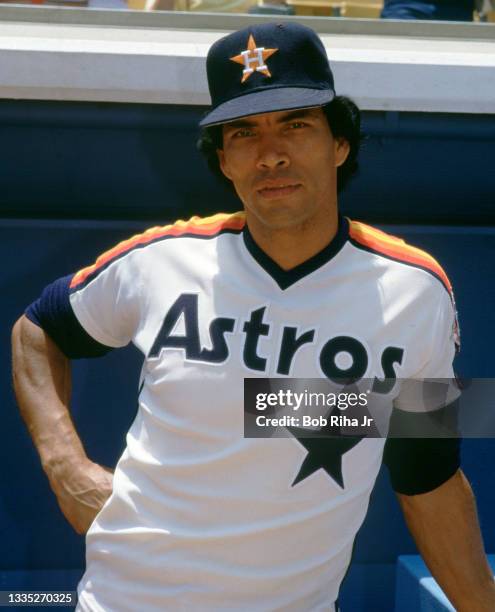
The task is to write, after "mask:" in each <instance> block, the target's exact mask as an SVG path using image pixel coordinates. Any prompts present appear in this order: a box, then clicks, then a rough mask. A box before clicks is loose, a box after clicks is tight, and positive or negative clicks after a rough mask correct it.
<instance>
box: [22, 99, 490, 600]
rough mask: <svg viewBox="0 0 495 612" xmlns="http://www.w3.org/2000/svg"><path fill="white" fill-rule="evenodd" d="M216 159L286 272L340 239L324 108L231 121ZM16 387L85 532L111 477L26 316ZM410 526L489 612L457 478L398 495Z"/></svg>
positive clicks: (446, 579) (451, 584)
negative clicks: (78, 425)
mask: <svg viewBox="0 0 495 612" xmlns="http://www.w3.org/2000/svg"><path fill="white" fill-rule="evenodd" d="M223 134H224V147H223V150H219V151H218V156H219V160H220V165H221V168H222V170H223V172H224V173H225V175H226V176H227V177H228V178H230V179H231V180H232V181H233V182H234V186H235V188H236V190H237V193H238V194H239V197H240V199H241V200H242V202H243V204H244V207H245V210H246V217H247V222H248V226H249V229H250V231H251V233H252V236H253V238H254V240H255V241H256V242H257V243H258V245H259V246H260V247H261V248H262V249H263V250H264V251H265V252H266V253H267V255H269V256H270V257H271V258H272V259H274V261H276V262H277V263H278V264H279V265H280V266H281V267H283V268H284V269H290V268H292V267H294V266H297V265H298V264H300V263H302V262H303V261H305V260H306V259H308V258H309V257H312V256H313V255H315V254H316V253H318V252H319V251H320V250H321V249H322V248H324V247H325V246H326V245H327V244H328V243H329V242H330V241H331V240H332V239H333V237H334V236H335V232H336V230H337V184H336V180H337V179H336V176H337V173H336V170H337V167H338V166H339V165H341V164H342V163H344V161H345V159H346V157H347V155H348V152H349V145H348V143H347V142H346V141H345V140H339V139H335V138H334V137H333V135H332V133H331V131H330V129H329V127H328V124H327V121H326V118H325V116H324V115H323V113H322V111H321V110H320V109H311V110H309V111H303V112H301V111H299V112H298V113H297V114H293V113H289V114H288V113H286V112H277V113H270V114H265V115H258V116H255V117H251V118H249V119H248V120H247V123H246V121H243V122H242V123H240V122H232V123H229V124H226V125H225V126H224V128H223ZM12 352H13V366H14V368H13V369H14V388H15V392H16V396H17V400H18V404H19V408H20V412H21V415H22V417H23V419H24V421H25V422H26V425H27V428H28V430H29V432H30V434H31V436H32V439H33V441H34V444H35V446H36V448H37V450H38V452H39V455H40V458H41V463H42V466H43V469H44V470H45V473H46V474H47V477H48V480H49V482H50V485H51V487H52V490H53V492H54V493H55V495H56V497H57V500H58V503H59V505H60V508H61V510H62V512H63V513H64V515H65V516H66V518H67V520H68V521H69V522H70V523H71V525H72V526H73V527H74V529H75V530H76V531H77V532H78V533H85V532H86V531H87V529H88V527H89V526H90V525H91V523H92V522H93V520H94V518H95V516H96V515H97V513H98V512H99V511H100V509H101V507H102V506H103V504H104V503H105V501H106V500H107V499H108V497H109V495H110V494H111V490H112V474H111V472H110V470H108V469H107V468H105V467H103V466H100V465H97V464H95V463H94V462H92V461H91V460H90V459H89V458H88V457H87V455H86V453H85V451H84V448H83V446H82V444H81V441H80V439H79V437H78V435H77V432H76V431H75V428H74V425H73V423H72V420H71V417H70V409H69V399H70V388H71V385H70V364H69V361H68V359H67V358H66V357H65V356H64V355H63V354H62V352H61V351H60V350H59V349H58V347H57V346H56V345H55V344H54V343H53V342H52V341H51V340H50V338H49V337H48V336H47V335H46V334H45V332H44V331H43V330H42V329H40V328H39V327H37V326H36V325H34V324H33V323H31V322H30V321H29V320H28V319H27V318H26V317H25V316H22V317H21V318H20V319H19V320H18V321H17V323H16V324H15V326H14V328H13V331H12ZM398 498H399V502H400V504H401V507H402V509H403V512H404V516H405V519H406V522H407V524H408V527H409V529H410V531H411V533H412V535H413V537H414V538H415V541H416V543H417V545H418V549H419V550H420V552H421V554H422V556H423V558H424V560H425V562H426V564H427V565H428V567H429V568H430V570H431V572H432V574H433V576H434V577H435V578H436V580H437V582H438V583H439V584H440V586H441V587H442V589H443V590H444V591H445V593H446V594H447V596H448V597H449V598H450V600H451V601H452V603H453V604H454V605H455V607H456V610H458V612H493V610H495V583H494V580H493V576H492V574H491V571H490V568H489V566H488V563H487V560H486V556H485V554H484V550H483V542H482V538H481V533H480V529H479V524H478V518H477V513H476V506H475V502H474V497H473V494H472V491H471V488H470V486H469V484H468V482H467V481H466V479H465V478H464V476H463V474H462V472H461V471H458V472H457V473H456V474H455V475H454V476H452V478H450V479H449V480H447V481H446V482H445V483H443V484H442V485H441V486H439V487H437V488H436V489H435V490H433V491H430V492H428V493H424V494H421V495H413V496H408V495H399V496H398Z"/></svg>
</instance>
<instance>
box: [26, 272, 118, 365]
mask: <svg viewBox="0 0 495 612" xmlns="http://www.w3.org/2000/svg"><path fill="white" fill-rule="evenodd" d="M71 280H72V275H69V276H64V277H63V278H59V279H57V280H56V281H55V282H53V283H51V284H50V285H48V286H47V287H45V289H44V290H43V292H42V294H41V296H40V297H39V298H38V299H37V300H36V301H35V302H33V303H32V304H30V305H29V306H28V307H27V309H26V311H25V313H24V314H25V315H26V317H27V318H28V319H29V320H30V321H31V322H32V323H34V324H35V325H38V326H39V327H41V328H42V329H43V330H44V331H45V332H46V333H47V334H48V335H49V336H50V338H51V339H52V340H53V341H54V342H55V344H56V345H57V346H58V347H59V349H60V350H61V351H62V352H63V353H64V355H65V356H66V357H68V358H69V359H80V358H83V357H101V356H102V355H105V354H106V353H108V352H109V351H111V350H112V348H113V347H110V346H105V345H104V344H101V343H100V342H98V341H97V340H95V339H94V338H92V337H91V336H90V335H89V334H88V333H87V332H86V330H85V329H84V328H83V327H82V326H81V324H80V323H79V321H78V320H77V318H76V315H75V314H74V311H73V310H72V306H71V304H70V299H69V286H70V281H71Z"/></svg>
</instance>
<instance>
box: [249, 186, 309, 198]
mask: <svg viewBox="0 0 495 612" xmlns="http://www.w3.org/2000/svg"><path fill="white" fill-rule="evenodd" d="M300 187H301V184H300V183H295V184H286V185H284V184H280V185H269V186H265V187H262V188H261V189H258V190H257V192H258V193H259V194H260V195H261V197H262V198H266V199H267V200H275V199H276V198H283V197H285V196H288V195H291V194H292V193H294V192H295V191H297V190H298V189H299V188H300Z"/></svg>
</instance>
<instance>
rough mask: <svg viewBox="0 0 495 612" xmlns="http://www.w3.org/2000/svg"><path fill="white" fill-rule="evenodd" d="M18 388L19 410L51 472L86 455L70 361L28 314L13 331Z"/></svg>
mask: <svg viewBox="0 0 495 612" xmlns="http://www.w3.org/2000/svg"><path fill="white" fill-rule="evenodd" d="M12 358H13V376H14V389H15V393H16V398H17V403H18V405H19V410H20V413H21V415H22V418H23V419H24V422H25V423H26V426H27V428H28V430H29V433H30V435H31V437H32V439H33V442H34V444H35V446H36V449H37V450H38V453H39V455H40V458H41V462H42V465H43V468H44V469H45V471H46V472H47V473H49V472H51V471H57V469H59V468H60V467H61V465H62V464H70V463H72V462H77V461H80V460H82V459H84V458H85V453H84V450H83V447H82V444H81V441H80V439H79V436H78V435H77V433H76V430H75V428H74V425H73V423H72V419H71V417H70V413H69V402H70V392H71V374H70V363H69V360H68V359H67V358H66V357H65V355H64V354H63V353H62V352H61V351H60V350H59V349H58V347H57V346H56V345H55V343H54V342H53V341H52V340H51V339H50V337H49V336H47V334H46V333H45V332H44V331H43V330H42V329H41V328H39V327H38V326H37V325H34V323H31V321H29V319H27V318H26V317H24V316H23V317H21V318H20V319H19V321H18V322H17V323H16V325H15V326H14V329H13V331H12Z"/></svg>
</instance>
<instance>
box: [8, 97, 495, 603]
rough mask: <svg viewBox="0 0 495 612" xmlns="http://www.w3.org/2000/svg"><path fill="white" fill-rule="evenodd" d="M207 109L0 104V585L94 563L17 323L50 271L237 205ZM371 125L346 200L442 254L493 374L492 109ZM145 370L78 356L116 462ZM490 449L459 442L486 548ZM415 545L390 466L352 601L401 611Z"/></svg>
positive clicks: (100, 440)
mask: <svg viewBox="0 0 495 612" xmlns="http://www.w3.org/2000/svg"><path fill="white" fill-rule="evenodd" d="M200 114H201V109H195V108H179V107H160V106H145V105H110V104H58V103H42V102H10V101H4V102H0V131H1V134H2V147H1V148H0V185H1V188H2V191H1V193H2V201H1V204H0V209H1V213H0V214H1V215H2V217H3V219H2V220H0V257H1V261H3V262H4V265H3V268H2V274H1V276H0V288H1V291H2V292H1V295H2V298H3V299H2V302H1V306H0V308H1V320H2V321H3V322H4V323H5V325H2V328H1V329H0V357H1V360H2V364H3V367H2V368H1V369H0V381H1V382H0V388H1V389H2V390H4V393H3V394H2V399H3V401H2V412H3V415H2V416H3V418H2V432H3V434H4V436H3V441H4V442H3V444H2V445H1V446H0V465H1V466H2V467H1V471H0V588H7V587H8V586H15V585H17V586H19V585H21V584H24V585H25V586H27V585H34V582H33V581H34V580H35V579H38V580H40V578H39V575H38V578H36V575H35V574H33V573H26V570H69V569H74V570H80V569H81V568H82V567H83V563H84V553H83V540H82V538H80V537H79V536H77V535H75V534H74V533H73V532H72V530H71V528H70V527H69V526H68V525H67V524H66V522H65V520H64V519H63V517H62V516H61V514H60V511H59V510H58V507H57V505H56V502H55V500H54V498H53V496H52V495H51V493H50V490H49V487H48V484H47V482H46V479H45V477H44V475H43V473H42V471H41V468H40V466H39V461H38V459H37V456H36V453H35V451H34V449H33V446H32V444H31V442H30V439H29V437H28V435H27V434H26V432H25V430H24V427H23V425H22V422H21V420H20V417H19V416H18V412H17V409H16V407H15V402H14V399H13V395H12V392H11V383H10V373H9V370H10V367H9V361H10V354H9V349H8V346H9V334H10V328H11V326H12V324H13V323H14V321H15V319H16V318H17V317H18V316H19V314H20V313H21V312H22V310H23V309H24V307H25V306H26V305H27V304H28V303H29V302H30V301H32V300H33V299H34V298H35V297H36V296H37V295H38V294H39V292H40V290H41V289H42V287H43V286H44V285H45V284H46V283H48V282H49V281H50V280H52V279H54V278H56V277H57V276H62V275H64V274H67V273H69V272H70V271H73V270H75V269H77V268H79V267H81V266H83V265H86V264H87V263H88V262H91V261H92V260H93V259H94V258H95V256H96V255H97V254H98V253H100V252H101V251H102V250H104V249H106V248H107V247H109V246H111V245H113V244H115V242H117V241H118V240H120V239H122V238H125V237H128V236H129V235H131V234H132V233H134V232H137V231H140V230H142V229H144V228H146V227H149V226H150V224H151V223H155V222H157V223H160V224H162V223H164V222H166V221H169V220H172V219H174V218H175V217H176V216H181V217H187V216H189V215H191V214H195V213H199V214H208V213H211V212H216V211H218V210H235V209H237V208H238V204H237V203H236V201H235V198H234V197H233V196H232V195H230V194H229V193H228V192H227V191H226V190H225V189H224V188H223V187H222V186H221V185H219V184H217V183H216V182H215V181H214V179H213V178H212V177H211V176H210V175H209V173H208V170H207V169H206V167H205V165H204V163H203V160H201V159H200V157H199V154H198V153H196V151H195V149H194V142H195V138H196V128H195V125H196V122H197V119H198V117H199V116H200ZM364 130H365V133H366V135H367V140H366V141H365V142H364V145H363V150H362V155H361V158H360V159H361V172H360V174H359V176H358V177H357V178H356V179H355V181H354V182H353V183H352V184H351V185H350V187H349V190H348V191H347V192H346V193H345V194H344V196H343V197H342V199H341V205H342V208H343V210H344V212H345V213H346V214H348V215H349V216H351V217H353V218H359V219H362V220H368V221H372V222H375V223H378V224H379V225H380V226H381V227H382V228H384V229H386V230H387V231H391V232H392V233H395V234H399V235H402V236H404V237H406V239H407V240H408V241H409V242H411V243H413V244H416V245H418V246H420V247H423V248H426V249H427V250H428V251H430V252H431V253H432V254H433V255H434V256H435V257H437V258H438V259H439V260H440V262H441V263H442V264H443V265H444V267H445V268H446V269H447V271H448V273H449V276H450V278H451V281H452V283H453V285H454V289H455V291H456V297H457V304H458V308H459V312H460V322H461V330H462V334H463V349H462V352H461V355H460V356H459V358H458V363H457V369H458V370H459V371H460V373H461V374H463V375H464V376H472V377H490V376H494V371H495V367H494V365H493V358H492V353H491V350H490V349H491V348H492V345H493V344H494V340H495V326H494V325H493V323H494V318H495V315H494V306H495V282H494V281H495V272H494V263H495V212H494V211H495V207H494V206H493V200H494V196H493V194H494V193H495V173H493V168H494V167H495V163H494V162H495V159H494V158H495V153H494V148H495V147H494V146H493V142H494V140H495V121H494V119H493V117H488V116H463V115H445V116H441V115H421V114H398V113H366V114H365V116H364ZM139 369H140V355H139V354H138V353H137V351H136V350H134V349H133V348H126V349H123V350H121V351H115V352H113V353H111V354H110V355H108V356H106V357H105V358H103V359H101V360H97V361H79V362H76V363H75V364H74V377H75V383H74V388H75V391H74V399H73V412H74V415H75V420H76V423H77V426H78V428H79V430H80V432H81V435H82V437H83V439H84V442H85V444H86V448H87V450H88V453H89V455H90V456H91V458H93V459H94V460H96V461H99V462H102V463H105V464H107V465H113V464H115V462H116V460H117V458H118V456H119V454H120V452H121V451H122V448H123V444H124V438H123V436H124V432H125V431H126V429H127V427H128V426H129V424H130V422H131V421H132V418H133V415H134V413H135V409H136V388H137V381H138V374H139ZM494 460H495V444H494V441H492V440H468V441H465V443H464V450H463V467H464V469H465V472H466V474H467V475H468V477H469V479H470V480H471V482H472V484H473V487H474V489H475V492H476V495H477V499H478V505H479V511H480V518H481V523H482V526H483V531H484V537H485V542H486V545H487V549H488V550H489V551H491V552H495V527H494V521H493V510H492V509H493V507H494V506H495V488H494V487H493V475H492V474H493V472H492V465H493V464H494V463H495V461H494ZM414 551H415V548H414V544H413V543H412V541H411V539H410V538H409V536H408V534H407V532H406V529H405V527H404V524H403V521H402V518H401V516H400V511H399V509H398V506H397V504H396V502H395V499H394V497H393V494H392V492H391V490H390V487H389V485H388V478H387V475H386V474H383V473H382V474H381V475H380V478H379V480H378V483H377V487H376V489H375V491H374V493H373V499H372V504H371V508H370V512H369V514H368V517H367V520H366V523H365V525H364V526H363V528H362V530H361V532H360V534H359V536H358V540H357V544H356V549H355V563H354V565H353V566H352V568H351V570H350V572H349V575H348V577H347V579H346V583H345V585H344V588H343V593H342V598H341V599H342V605H343V609H344V612H348V611H349V610H352V611H353V610H356V611H360V610H370V611H371V610H372V611H373V612H376V611H377V610H380V611H381V612H386V611H387V610H392V609H393V600H394V595H393V589H392V584H391V583H389V584H384V579H385V578H387V579H390V580H393V576H394V564H395V559H396V557H397V555H398V554H401V553H412V552H414ZM2 572H3V573H2ZM7 572H9V573H7ZM10 572H16V573H15V574H12V573H10ZM76 573H77V572H76ZM51 576H52V578H53V576H55V574H52V575H51ZM74 576H75V574H66V575H59V576H58V579H59V581H61V582H63V581H64V580H65V581H66V582H67V581H68V582H70V581H71V580H72V581H73V580H74ZM42 580H45V582H44V583H43V584H47V582H46V581H48V580H49V578H48V577H46V575H44V577H43V578H42ZM59 586H60V587H63V588H67V587H68V586H70V585H69V584H66V583H64V584H60V585H59Z"/></svg>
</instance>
